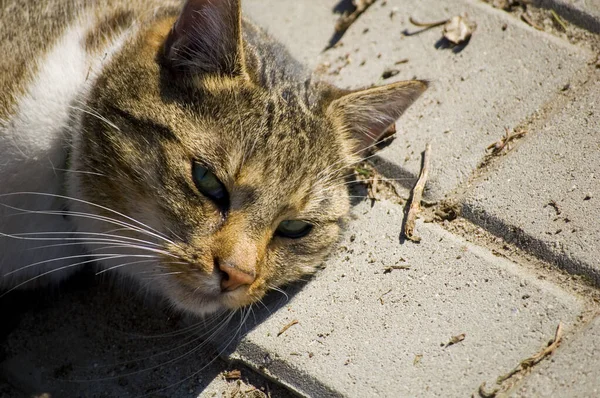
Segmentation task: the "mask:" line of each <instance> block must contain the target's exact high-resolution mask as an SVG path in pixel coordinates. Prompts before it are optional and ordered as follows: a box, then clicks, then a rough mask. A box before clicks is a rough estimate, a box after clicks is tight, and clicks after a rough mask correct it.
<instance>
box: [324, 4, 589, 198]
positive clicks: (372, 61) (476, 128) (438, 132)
mask: <svg viewBox="0 0 600 398" xmlns="http://www.w3.org/2000/svg"><path fill="white" fill-rule="evenodd" d="M382 4H383V2H378V3H376V4H375V5H373V6H372V7H370V8H369V9H368V10H367V11H366V12H365V13H364V14H363V15H362V16H361V17H360V18H359V19H358V20H357V21H356V23H354V24H353V25H352V26H351V28H350V29H349V30H348V32H347V33H346V35H345V36H344V37H343V38H342V40H341V42H342V43H343V46H341V47H338V48H334V49H332V50H329V51H327V52H326V53H324V54H323V56H322V58H321V61H322V62H329V63H330V64H331V67H330V69H329V70H330V72H329V73H332V72H335V71H336V69H337V67H338V66H340V65H343V64H345V62H346V61H345V57H346V55H348V56H349V57H350V59H351V63H350V64H349V65H347V66H345V67H344V68H342V69H341V71H339V74H338V75H328V74H325V77H326V78H327V79H329V80H331V81H333V82H334V83H336V84H338V85H340V86H342V87H360V86H368V85H370V84H373V83H379V84H380V83H384V82H385V83H387V82H393V81H396V80H405V79H412V78H414V77H416V78H420V79H430V80H431V83H432V84H431V88H430V89H429V90H428V91H427V92H426V93H425V94H424V95H423V97H421V99H419V100H418V101H417V103H416V104H415V105H413V106H412V107H411V108H409V110H408V111H407V113H406V114H405V115H404V116H402V118H401V119H400V122H399V123H398V125H397V128H398V131H399V134H398V135H397V138H396V140H395V141H394V142H393V143H392V144H391V145H390V146H389V147H387V148H386V149H385V150H383V151H381V152H380V154H379V155H378V157H379V159H380V160H379V165H380V166H381V168H382V170H384V172H386V174H388V176H390V175H393V176H394V177H396V178H405V177H407V178H406V179H405V180H402V181H401V182H403V183H404V185H405V186H406V187H407V188H409V187H412V185H413V183H414V180H413V178H412V177H414V176H415V175H417V174H418V172H419V169H420V166H421V152H422V151H423V150H424V149H425V142H428V141H431V142H432V143H433V144H432V145H433V155H432V172H431V174H430V183H429V184H428V185H429V188H428V191H429V195H430V197H433V198H439V197H442V196H443V195H444V194H446V193H448V192H450V191H451V190H452V189H454V188H455V187H456V186H457V185H459V184H461V183H462V182H464V181H466V180H467V178H468V177H469V176H470V175H471V173H472V172H473V170H474V169H475V168H476V167H477V165H478V164H479V163H480V162H481V161H482V159H483V157H484V155H485V153H486V147H487V146H488V145H489V144H490V143H493V142H495V141H497V140H498V139H499V138H500V137H501V136H502V135H503V134H504V132H505V130H504V129H505V127H508V128H513V127H515V126H517V125H518V124H519V123H521V122H523V121H524V120H525V119H527V118H528V117H530V116H531V115H532V114H534V113H535V112H536V110H538V109H539V108H540V107H541V106H542V105H543V104H544V103H546V102H548V101H549V100H551V99H552V97H553V96H554V95H555V94H556V93H558V92H560V88H562V87H563V86H564V85H566V84H567V83H568V82H569V80H570V79H571V77H572V75H573V74H574V73H575V72H576V71H578V70H580V69H581V68H582V67H584V65H585V64H586V62H587V61H588V60H589V59H591V58H592V55H591V54H590V53H588V52H587V51H584V50H583V49H580V48H578V47H575V46H573V45H571V44H568V43H566V42H563V41H561V40H559V39H558V38H556V37H554V36H551V35H549V34H546V33H543V32H539V31H536V30H535V29H533V28H531V27H530V26H528V25H526V24H525V23H523V22H522V21H520V20H517V19H516V18H513V17H512V16H510V15H508V14H507V13H505V12H503V11H500V10H498V9H494V8H493V7H491V6H489V5H487V4H484V3H481V2H478V1H452V2H444V3H443V5H442V4H440V2H439V1H438V0H423V1H418V2H415V1H412V0H388V1H387V2H386V5H385V6H382ZM393 10H396V12H395V14H394V16H393V17H390V13H391V12H392V11H393ZM463 12H467V13H468V14H469V15H470V17H471V18H472V19H473V20H475V21H476V22H477V30H476V31H475V32H474V34H473V37H472V39H471V41H470V42H469V44H468V45H467V46H466V47H464V48H462V50H460V48H458V49H457V48H455V49H454V50H453V49H449V48H443V47H444V42H443V41H441V40H440V39H441V37H442V35H441V32H442V28H441V27H438V28H433V29H429V30H427V31H424V32H422V33H419V34H414V35H411V36H406V35H404V34H403V32H404V31H407V32H410V33H413V32H416V31H418V30H419V29H420V28H417V27H415V26H413V25H411V24H410V23H409V21H408V17H409V16H413V17H414V18H415V19H417V20H419V21H438V20H440V19H445V18H448V17H450V16H453V15H458V14H461V13H463ZM503 26H506V29H505V30H503ZM365 32H366V33H365ZM437 47H439V48H437ZM402 60H408V62H406V63H402V64H399V65H396V63H397V62H399V61H402ZM363 61H365V63H364V65H362V63H363ZM386 68H393V69H397V70H398V71H399V73H398V75H396V76H394V77H392V78H389V79H387V80H382V79H381V75H382V73H383V71H384V70H385V69H386ZM386 166H387V167H386Z"/></svg>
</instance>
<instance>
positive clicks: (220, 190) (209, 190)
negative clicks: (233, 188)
mask: <svg viewBox="0 0 600 398" xmlns="http://www.w3.org/2000/svg"><path fill="white" fill-rule="evenodd" d="M192 177H193V179H194V184H196V188H198V191H200V192H201V193H202V194H203V195H206V196H207V197H209V198H210V199H212V200H214V201H217V202H220V201H223V200H225V199H226V198H227V190H226V189H225V186H224V185H223V183H222V182H221V181H219V179H218V178H217V176H216V175H214V173H213V172H212V171H210V170H208V169H207V168H206V167H204V166H201V165H200V164H198V163H196V162H194V164H193V166H192Z"/></svg>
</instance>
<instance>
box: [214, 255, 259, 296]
mask: <svg viewBox="0 0 600 398" xmlns="http://www.w3.org/2000/svg"><path fill="white" fill-rule="evenodd" d="M219 269H220V270H221V271H222V272H223V277H222V279H221V289H222V290H223V291H233V290H235V289H237V288H238V287H240V286H244V285H251V284H252V283H253V282H254V280H255V279H256V277H255V275H254V272H252V273H251V274H250V273H248V272H246V271H243V270H241V269H239V268H236V267H235V266H233V265H231V264H229V263H227V262H225V261H219Z"/></svg>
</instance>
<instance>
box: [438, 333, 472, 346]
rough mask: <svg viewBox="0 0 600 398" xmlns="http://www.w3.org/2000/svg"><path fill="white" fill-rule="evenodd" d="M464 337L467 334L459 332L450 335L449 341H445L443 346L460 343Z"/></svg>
mask: <svg viewBox="0 0 600 398" xmlns="http://www.w3.org/2000/svg"><path fill="white" fill-rule="evenodd" d="M465 337H467V335H466V334H465V333H461V334H459V335H458V336H452V338H451V339H450V341H449V342H447V343H446V345H445V347H448V346H451V345H454V344H457V343H460V342H461V341H463V340H464V339H465ZM445 347H444V348H445Z"/></svg>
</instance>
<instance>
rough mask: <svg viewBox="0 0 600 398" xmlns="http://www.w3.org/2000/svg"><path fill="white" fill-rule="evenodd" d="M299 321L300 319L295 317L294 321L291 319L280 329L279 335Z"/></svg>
mask: <svg viewBox="0 0 600 398" xmlns="http://www.w3.org/2000/svg"><path fill="white" fill-rule="evenodd" d="M297 323H298V320H297V319H294V320H293V321H291V322H290V323H288V324H287V325H285V326H284V327H282V328H281V330H280V331H279V333H277V337H279V336H281V335H282V334H284V333H285V331H286V330H288V329H289V328H291V327H292V326H294V325H296V324H297Z"/></svg>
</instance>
